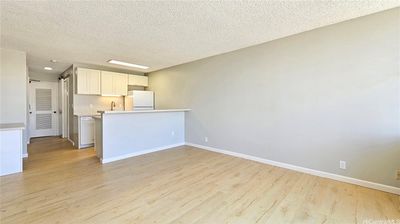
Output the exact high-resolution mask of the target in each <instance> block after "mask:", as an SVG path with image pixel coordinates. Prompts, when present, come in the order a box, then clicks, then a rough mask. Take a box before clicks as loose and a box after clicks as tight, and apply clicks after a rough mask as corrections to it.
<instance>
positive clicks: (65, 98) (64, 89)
mask: <svg viewBox="0 0 400 224" xmlns="http://www.w3.org/2000/svg"><path fill="white" fill-rule="evenodd" d="M60 82H61V125H62V128H61V130H62V133H61V136H62V138H69V94H70V93H69V77H68V78H65V79H61V80H60Z"/></svg>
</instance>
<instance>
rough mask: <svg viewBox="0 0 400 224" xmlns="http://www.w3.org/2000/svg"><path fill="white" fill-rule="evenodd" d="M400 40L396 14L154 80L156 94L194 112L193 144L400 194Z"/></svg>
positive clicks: (162, 104) (190, 119)
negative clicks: (399, 190)
mask: <svg viewBox="0 0 400 224" xmlns="http://www.w3.org/2000/svg"><path fill="white" fill-rule="evenodd" d="M399 40H400V9H399V8H396V9H392V10H388V11H384V12H381V13H377V14H373V15H369V16H365V17H361V18H357V19H354V20H351V21H347V22H343V23H339V24H335V25H331V26H328V27H324V28H320V29H316V30H312V31H309V32H305V33H302V34H298V35H294V36H290V37H287V38H283V39H279V40H275V41H271V42H268V43H265V44H262V45H258V46H253V47H249V48H245V49H241V50H237V51H234V52H230V53H226V54H223V55H218V56H214V57H210V58H206V59H203V60H199V61H195V62H191V63H187V64H183V65H179V66H175V67H171V68H168V69H164V70H161V71H157V72H153V73H150V74H149V77H150V88H149V89H150V90H153V91H155V93H156V106H157V107H158V108H191V109H192V111H191V112H189V113H188V114H187V116H186V133H185V135H186V142H190V143H195V144H200V145H205V146H210V147H215V148H219V149H224V150H230V151H232V152H238V153H243V154H247V155H252V156H257V157H261V158H265V159H269V160H274V161H278V162H283V163H289V164H293V165H297V166H302V167H306V168H311V169H316V170H320V171H325V172H330V173H335V174H339V175H344V176H349V177H353V178H357V179H362V180H367V181H372V182H376V183H381V184H385V185H390V186H397V187H400V181H399V180H396V179H395V172H396V170H397V169H400V111H399V108H400V78H399V77H400V72H399V66H400V65H399V63H400V55H399V54H400V43H399ZM205 137H207V138H208V141H207V142H206V141H205ZM339 160H345V161H346V162H347V169H346V170H341V169H339Z"/></svg>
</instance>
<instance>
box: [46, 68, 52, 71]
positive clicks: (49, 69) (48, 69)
mask: <svg viewBox="0 0 400 224" xmlns="http://www.w3.org/2000/svg"><path fill="white" fill-rule="evenodd" d="M44 70H47V71H51V70H53V68H51V67H44Z"/></svg>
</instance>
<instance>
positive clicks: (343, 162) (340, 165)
mask: <svg viewBox="0 0 400 224" xmlns="http://www.w3.org/2000/svg"><path fill="white" fill-rule="evenodd" d="M339 167H340V169H342V170H345V169H346V161H343V160H340V162H339Z"/></svg>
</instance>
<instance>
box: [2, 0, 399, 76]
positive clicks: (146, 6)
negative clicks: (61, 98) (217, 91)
mask: <svg viewBox="0 0 400 224" xmlns="http://www.w3.org/2000/svg"><path fill="white" fill-rule="evenodd" d="M0 4H1V47H4V48H10V49H19V50H23V51H27V53H28V66H29V69H30V70H31V71H34V70H37V71H43V70H42V68H43V66H47V65H50V66H53V67H55V71H54V72H53V73H59V72H60V71H61V70H63V69H65V68H66V67H67V66H68V64H70V63H73V62H81V63H89V64H98V65H107V66H110V65H109V64H108V63H107V62H106V61H107V60H109V59H118V60H123V61H127V62H131V63H136V64H142V65H147V66H149V67H150V69H148V70H140V69H135V70H137V71H146V72H148V71H154V70H158V69H161V68H166V67H170V66H173V65H177V64H182V63H185V62H190V61H193V60H197V59H201V58H205V57H209V56H212V55H217V54H221V53H224V52H229V51H233V50H236V49H240V48H244V47H248V46H251V45H256V44H260V43H263V42H267V41H270V40H274V39H278V38H281V37H285V36H289V35H293V34H296V33H300V32H304V31H307V30H311V29H315V28H318V27H322V26H326V25H330V24H334V23H338V22H341V21H344V20H349V19H352V18H356V17H359V16H363V15H367V14H371V13H375V12H378V11H382V10H385V9H389V8H393V7H396V6H399V4H400V3H399V1H397V0H396V1H379V0H371V1H348V0H342V1H340V0H339V1H330V0H327V1H311V0H309V1H284V0H282V1H205V0H204V1H196V2H195V1H180V2H178V1H157V2H151V1H109V2H106V1H92V2H89V1H74V2H67V1H42V2H38V1H30V2H29V1H25V2H17V1H4V0H2V1H1V3H0ZM50 59H57V60H59V61H60V62H61V63H56V64H51V63H49V62H48V61H49V60H50ZM113 67H119V66H113ZM119 68H122V67H119Z"/></svg>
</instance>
